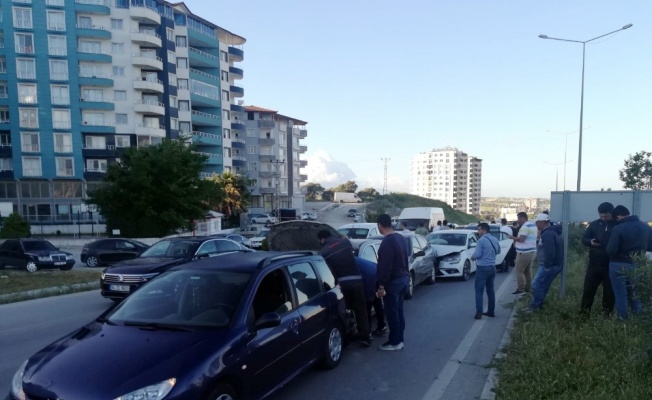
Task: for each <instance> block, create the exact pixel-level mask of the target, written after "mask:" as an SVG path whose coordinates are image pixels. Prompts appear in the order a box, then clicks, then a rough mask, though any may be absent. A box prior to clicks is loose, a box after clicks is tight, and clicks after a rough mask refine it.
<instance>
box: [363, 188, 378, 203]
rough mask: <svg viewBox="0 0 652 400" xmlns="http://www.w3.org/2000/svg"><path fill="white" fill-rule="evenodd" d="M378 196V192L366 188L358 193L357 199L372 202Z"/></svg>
mask: <svg viewBox="0 0 652 400" xmlns="http://www.w3.org/2000/svg"><path fill="white" fill-rule="evenodd" d="M378 196H380V193H378V191H377V190H376V189H374V188H366V189H362V190H360V191H359V192H358V197H360V198H361V199H364V200H371V201H373V199H375V198H376V197H378Z"/></svg>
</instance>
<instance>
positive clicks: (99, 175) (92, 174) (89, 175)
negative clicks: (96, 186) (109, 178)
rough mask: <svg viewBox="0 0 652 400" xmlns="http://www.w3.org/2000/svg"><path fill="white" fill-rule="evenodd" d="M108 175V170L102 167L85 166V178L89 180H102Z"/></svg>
mask: <svg viewBox="0 0 652 400" xmlns="http://www.w3.org/2000/svg"><path fill="white" fill-rule="evenodd" d="M105 176H106V170H103V169H101V168H84V179H86V180H89V181H95V180H102V179H104V177H105Z"/></svg>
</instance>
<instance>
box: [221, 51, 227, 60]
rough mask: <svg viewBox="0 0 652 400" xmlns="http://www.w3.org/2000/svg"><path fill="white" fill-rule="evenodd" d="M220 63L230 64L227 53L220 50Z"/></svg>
mask: <svg viewBox="0 0 652 400" xmlns="http://www.w3.org/2000/svg"><path fill="white" fill-rule="evenodd" d="M220 61H224V62H229V55H228V54H227V52H226V51H222V50H220Z"/></svg>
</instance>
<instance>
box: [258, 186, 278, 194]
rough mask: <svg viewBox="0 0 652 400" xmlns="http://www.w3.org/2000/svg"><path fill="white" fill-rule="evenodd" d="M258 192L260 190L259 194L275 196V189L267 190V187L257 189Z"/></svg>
mask: <svg viewBox="0 0 652 400" xmlns="http://www.w3.org/2000/svg"><path fill="white" fill-rule="evenodd" d="M259 190H260V194H276V189H274V188H269V187H266V188H263V187H261V188H259Z"/></svg>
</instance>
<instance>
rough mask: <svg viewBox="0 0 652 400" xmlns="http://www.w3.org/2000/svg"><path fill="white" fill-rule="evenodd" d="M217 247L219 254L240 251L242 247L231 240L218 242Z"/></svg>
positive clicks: (216, 242)
mask: <svg viewBox="0 0 652 400" xmlns="http://www.w3.org/2000/svg"><path fill="white" fill-rule="evenodd" d="M215 247H216V248H217V251H218V252H225V251H237V250H240V246H238V244H237V243H234V242H232V241H230V240H216V241H215Z"/></svg>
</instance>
